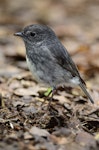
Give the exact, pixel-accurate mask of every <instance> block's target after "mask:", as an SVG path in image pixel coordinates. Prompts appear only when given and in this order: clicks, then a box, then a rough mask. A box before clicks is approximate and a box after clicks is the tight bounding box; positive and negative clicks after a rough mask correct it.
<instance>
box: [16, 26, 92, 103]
mask: <svg viewBox="0 0 99 150" xmlns="http://www.w3.org/2000/svg"><path fill="white" fill-rule="evenodd" d="M16 35H18V36H21V37H22V38H23V40H24V43H25V47H26V58H27V63H28V66H29V69H30V70H31V72H32V74H33V75H34V77H35V79H36V80H37V81H38V82H41V83H44V84H47V85H50V86H52V87H57V86H58V85H62V84H66V83H70V84H75V85H79V86H80V87H81V89H82V90H83V91H84V93H85V95H86V96H87V97H88V98H89V99H90V101H91V102H92V103H94V101H93V99H92V98H91V96H90V95H89V93H88V92H87V90H86V86H85V82H84V80H83V79H82V78H81V76H80V74H79V72H78V69H77V67H76V65H75V64H74V62H73V60H72V58H71V57H70V55H69V53H68V51H67V50H66V48H65V47H64V46H63V45H62V44H61V42H60V41H59V39H58V38H57V36H56V35H55V33H54V32H53V31H52V29H51V28H49V27H48V26H45V25H37V24H35V25H30V26H27V27H26V28H24V29H23V31H22V32H20V33H16Z"/></svg>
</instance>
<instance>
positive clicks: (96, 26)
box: [0, 0, 99, 90]
mask: <svg viewBox="0 0 99 150" xmlns="http://www.w3.org/2000/svg"><path fill="white" fill-rule="evenodd" d="M34 23H39V24H46V25H48V26H50V27H51V28H52V29H53V30H54V31H55V32H56V34H57V36H58V37H59V38H60V40H61V41H62V43H63V44H64V46H65V47H66V48H67V50H68V51H69V52H70V54H71V55H72V58H73V59H74V61H75V63H76V64H77V66H78V68H79V69H80V72H81V73H82V76H84V78H85V79H86V80H87V81H91V82H88V85H89V87H90V86H91V88H92V83H94V86H93V88H95V89H98V90H99V88H98V87H97V86H98V85H97V84H99V0H75V1H74V0H54V1H53V0H46V1H45V0H33V1H27V0H17V1H16V0H0V68H1V70H0V75H4V76H6V77H9V76H12V75H13V74H16V73H19V72H20V71H22V70H24V69H27V66H26V62H25V48H24V44H23V42H22V41H21V39H19V38H17V37H14V36H13V34H14V33H15V32H17V31H20V30H21V29H22V28H23V27H25V26H27V25H30V24H34ZM5 68H6V69H5Z"/></svg>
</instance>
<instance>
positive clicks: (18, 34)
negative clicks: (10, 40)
mask: <svg viewBox="0 0 99 150" xmlns="http://www.w3.org/2000/svg"><path fill="white" fill-rule="evenodd" d="M14 35H15V36H20V37H23V34H22V32H17V33H14Z"/></svg>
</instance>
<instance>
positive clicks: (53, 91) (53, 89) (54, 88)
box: [47, 87, 57, 110]
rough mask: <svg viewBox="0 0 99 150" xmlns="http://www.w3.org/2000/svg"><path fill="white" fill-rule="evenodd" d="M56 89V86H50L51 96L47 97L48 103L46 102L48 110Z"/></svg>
mask: <svg viewBox="0 0 99 150" xmlns="http://www.w3.org/2000/svg"><path fill="white" fill-rule="evenodd" d="M56 90H57V89H56V87H53V88H52V91H51V93H52V95H51V97H50V99H49V103H48V106H47V110H49V108H50V105H51V102H52V99H53V96H54V94H55V92H56Z"/></svg>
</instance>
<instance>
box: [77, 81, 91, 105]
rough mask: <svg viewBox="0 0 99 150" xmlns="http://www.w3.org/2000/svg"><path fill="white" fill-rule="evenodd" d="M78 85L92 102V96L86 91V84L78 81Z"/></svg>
mask: <svg viewBox="0 0 99 150" xmlns="http://www.w3.org/2000/svg"><path fill="white" fill-rule="evenodd" d="M79 86H80V87H81V89H82V90H83V92H84V93H85V95H86V96H87V97H88V98H89V100H90V101H91V103H93V104H94V101H93V99H92V97H91V96H90V94H89V93H88V91H87V89H86V85H85V84H84V83H82V82H80V84H79Z"/></svg>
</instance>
